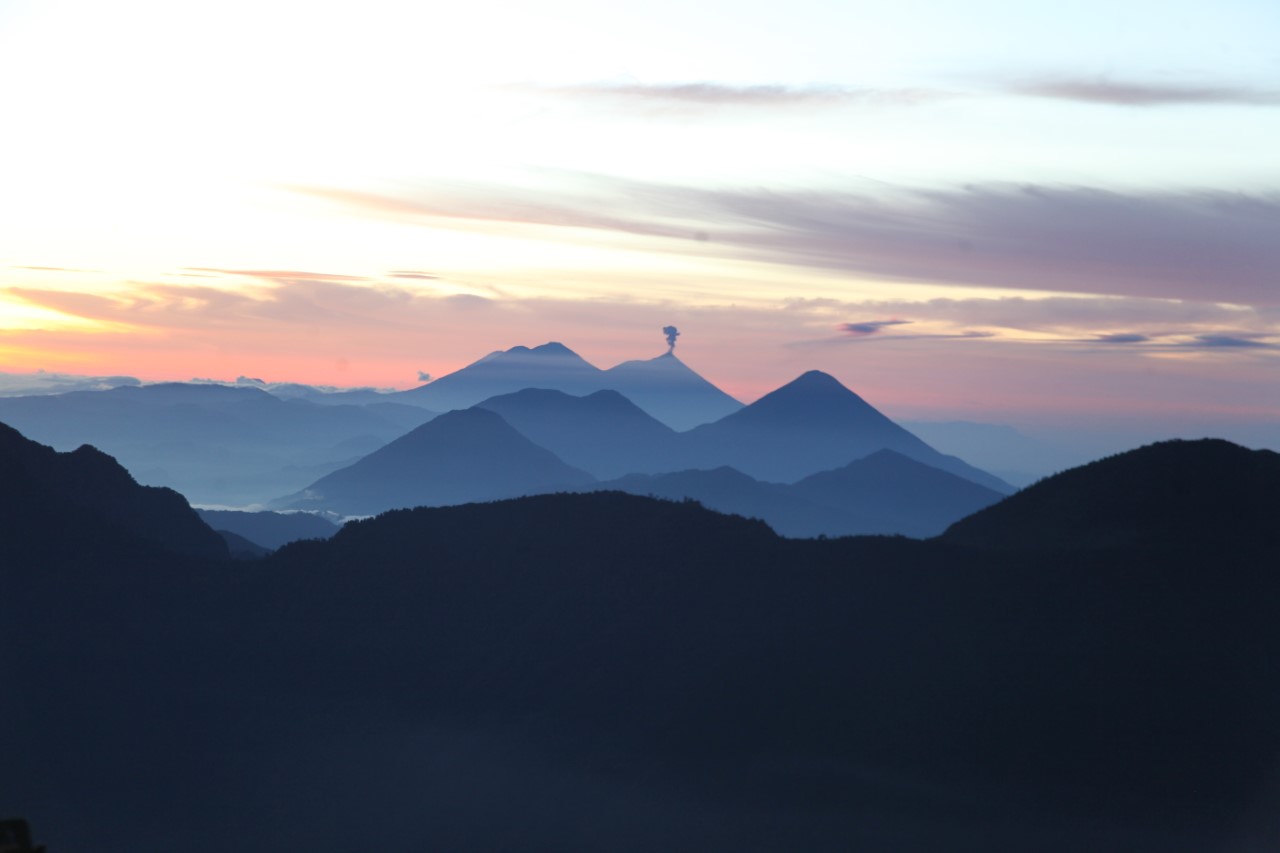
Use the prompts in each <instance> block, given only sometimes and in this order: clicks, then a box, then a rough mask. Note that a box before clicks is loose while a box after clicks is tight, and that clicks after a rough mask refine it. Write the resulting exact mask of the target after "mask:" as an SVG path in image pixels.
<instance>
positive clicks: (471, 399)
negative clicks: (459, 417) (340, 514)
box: [393, 342, 742, 430]
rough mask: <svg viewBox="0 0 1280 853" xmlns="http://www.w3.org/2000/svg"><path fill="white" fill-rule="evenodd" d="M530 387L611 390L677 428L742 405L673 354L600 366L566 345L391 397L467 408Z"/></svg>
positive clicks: (501, 357) (498, 360)
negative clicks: (606, 366)
mask: <svg viewBox="0 0 1280 853" xmlns="http://www.w3.org/2000/svg"><path fill="white" fill-rule="evenodd" d="M526 388H541V389H548V390H553V391H562V392H564V393H566V394H571V395H573V396H576V397H581V396H584V395H587V394H591V393H593V392H595V391H603V390H612V391H617V392H618V393H620V394H622V395H623V396H625V397H626V398H627V399H628V400H630V401H632V402H633V403H635V404H636V405H638V406H639V407H640V408H642V409H644V410H645V411H646V412H648V413H649V414H650V415H652V416H653V417H655V418H657V419H658V420H659V421H662V422H663V423H665V424H667V425H668V426H670V427H672V428H674V429H677V430H686V429H689V428H691V427H694V426H697V425H698V424H703V423H707V422H709V421H713V420H716V419H717V418H721V417H724V416H725V415H727V414H729V413H730V412H734V411H737V410H738V409H740V408H742V404H741V403H739V402H738V401H737V400H735V399H733V398H732V397H730V396H729V395H728V394H726V393H724V392H723V391H721V390H720V389H719V388H717V387H716V386H715V385H712V384H711V383H710V382H708V381H707V380H706V379H703V378H702V377H701V376H699V375H698V374H697V373H695V372H694V371H693V370H690V369H689V367H688V366H687V365H685V363H684V362H683V361H681V360H680V359H678V358H676V356H675V354H674V353H665V354H663V355H660V356H658V357H657V358H652V359H648V360H636V361H626V362H623V363H622V364H619V365H617V366H615V367H612V368H610V369H608V370H601V369H600V368H598V367H596V366H595V365H593V364H591V363H590V362H588V361H586V360H585V359H584V358H582V357H581V356H580V355H578V354H577V353H575V352H574V351H573V350H571V349H569V348H568V347H566V346H565V345H564V344H560V343H556V342H552V343H547V344H543V345H541V346H537V347H533V348H532V349H530V348H529V347H524V346H518V347H512V348H511V349H509V350H505V351H499V352H492V353H490V354H489V355H487V356H485V357H484V358H482V359H480V360H479V361H476V362H474V363H472V364H469V365H467V366H466V367H464V368H462V369H461V370H458V371H455V372H453V373H450V374H449V375H447V376H442V377H440V378H439V379H437V380H436V381H434V382H432V383H430V384H429V385H423V386H421V387H419V388H414V389H412V390H410V391H404V392H401V393H399V394H396V395H393V398H394V400H395V401H396V402H403V403H410V404H412V405H415V406H423V407H425V408H428V409H433V410H435V411H447V410H449V409H464V408H468V407H470V406H474V405H476V404H477V403H480V402H482V401H484V400H487V399H489V398H490V397H494V396H498V395H502V394H511V393H514V392H516V391H522V390H524V389H526Z"/></svg>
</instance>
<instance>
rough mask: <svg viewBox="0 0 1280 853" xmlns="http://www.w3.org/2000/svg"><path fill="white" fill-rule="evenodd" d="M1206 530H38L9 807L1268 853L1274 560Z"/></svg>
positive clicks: (1274, 714) (376, 826) (445, 526)
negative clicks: (925, 536)
mask: <svg viewBox="0 0 1280 853" xmlns="http://www.w3.org/2000/svg"><path fill="white" fill-rule="evenodd" d="M1215 447H1216V446H1210V445H1205V446H1203V447H1201V446H1200V445H1193V446H1192V447H1191V448H1190V453H1191V455H1192V456H1193V457H1195V458H1197V459H1200V458H1202V451H1203V453H1213V452H1215ZM1142 452H1143V451H1138V452H1137V453H1139V454H1140V453H1142ZM1126 456H1127V455H1126ZM1125 458H1126V457H1120V459H1121V460H1123V459H1125ZM1263 464H1269V463H1263ZM1207 467H1208V468H1211V469H1213V468H1215V465H1213V464H1210V465H1208V466H1207ZM1255 471H1256V466H1254V465H1247V466H1245V467H1244V468H1243V469H1241V470H1240V471H1239V472H1237V474H1233V475H1231V476H1232V477H1236V476H1237V475H1238V476H1243V477H1246V478H1247V477H1251V476H1253V473H1250V472H1255ZM1063 476H1066V475H1063ZM1055 479H1056V478H1055ZM10 482H11V481H9V480H5V481H4V484H5V485H4V487H3V489H4V491H5V492H12V491H13V489H12V487H11V486H10ZM1052 482H1053V481H1052V480H1050V481H1048V483H1047V484H1052ZM1233 482H1234V480H1233ZM1189 499H1190V500H1195V498H1189ZM1270 500H1271V501H1272V503H1271V504H1270V505H1271V506H1273V507H1274V500H1275V498H1274V496H1272V497H1270ZM49 506H50V507H52V508H56V507H53V505H52V504H50V505H49ZM1165 508H1166V509H1167V510H1168V511H1171V512H1174V511H1176V512H1182V510H1183V508H1184V507H1183V506H1182V504H1180V503H1179V502H1178V501H1177V500H1176V499H1171V500H1170V503H1169V504H1167V505H1166V507H1165ZM33 512H34V511H33ZM1026 513H1027V514H1026V516H1024V517H1022V520H1021V521H1020V522H1019V523H1027V524H1030V523H1032V522H1033V521H1034V520H1035V519H1034V507H1031V508H1029V509H1027V510H1026ZM31 518H32V519H35V518H36V516H35V515H32V516H31ZM1139 523H1142V524H1145V523H1147V522H1146V521H1144V520H1143V517H1142V516H1140V517H1139ZM1158 527H1159V525H1157V528H1158ZM108 532H110V531H108ZM117 532H118V531H117ZM1219 532H1220V531H1218V530H1216V529H1215V528H1214V527H1213V523H1212V520H1210V521H1209V522H1208V523H1207V524H1205V525H1204V526H1202V527H1200V528H1199V532H1198V533H1197V532H1196V531H1195V530H1191V531H1183V535H1182V538H1181V539H1179V540H1178V541H1177V542H1176V543H1173V544H1172V545H1171V544H1170V543H1169V542H1167V541H1165V540H1164V539H1163V538H1162V537H1161V535H1159V532H1158V529H1157V530H1156V532H1155V533H1152V534H1151V535H1148V534H1147V533H1146V532H1142V531H1140V534H1141V535H1138V536H1136V537H1135V538H1133V539H1131V540H1130V543H1129V544H1125V545H1123V546H1121V547H1098V548H1094V549H1092V550H1090V551H1078V550H1077V551H1071V550H1064V549H1057V548H1049V549H1041V550H1035V551H1027V552H1023V551H1017V550H1012V549H1007V548H999V549H987V548H984V547H982V546H980V545H975V544H970V543H966V544H965V545H963V546H953V545H950V544H948V543H947V542H946V541H945V540H943V541H931V542H916V541H911V540H904V539H897V538H880V537H865V538H852V539H843V540H825V541H822V540H813V541H796V540H786V539H783V538H780V537H778V536H776V535H775V534H774V533H773V532H772V531H771V530H769V528H768V527H766V526H765V525H764V524H762V523H760V522H755V521H750V520H747V519H743V518H738V517H733V516H725V515H720V514H717V513H713V512H710V511H708V510H706V509H703V508H702V507H700V506H699V505H697V504H695V503H692V502H678V503H673V502H668V501H659V500H653V499H649V498H644V497H638V496H634V495H626V494H619V493H599V494H560V495H543V496H537V497H531V498H523V499H519V500H510V501H502V502H498V503H491V504H473V505H466V506H453V507H442V508H435V509H415V510H400V511H394V512H389V513H386V514H384V515H382V516H380V517H378V518H373V519H368V520H365V521H360V522H355V523H350V524H348V525H346V526H345V527H344V528H343V529H342V530H340V531H339V532H338V533H337V534H336V535H335V536H333V538H332V539H330V540H328V541H307V542H297V543H293V544H290V545H287V546H285V547H284V548H282V549H281V550H280V551H278V552H277V553H276V554H274V555H273V556H271V557H269V558H267V559H266V560H263V561H257V562H254V563H248V564H235V563H231V562H229V561H228V562H224V563H220V564H218V565H217V566H216V571H212V572H210V571H208V569H207V567H208V566H209V565H210V564H207V563H194V562H191V560H190V559H184V558H178V557H176V556H172V555H170V556H168V557H165V556H164V555H165V554H167V553H168V552H165V551H163V550H161V549H160V547H159V546H158V545H154V546H147V547H150V548H151V549H152V550H150V551H147V552H146V553H145V554H144V553H142V552H141V551H139V550H137V549H136V548H135V550H134V551H133V552H127V553H126V552H121V553H120V554H119V555H116V556H114V557H113V556H109V554H115V552H106V551H100V552H99V554H98V559H96V560H84V559H82V558H81V555H77V554H66V555H61V556H59V554H55V555H54V557H55V559H52V560H51V559H47V558H46V557H45V556H44V555H39V554H38V549H31V548H27V549H26V550H21V551H20V553H24V554H27V555H28V556H27V557H26V558H24V559H21V560H8V561H3V562H0V588H3V589H4V590H5V595H4V596H3V597H2V598H0V671H3V672H4V673H5V674H6V679H7V682H6V689H7V694H6V695H7V696H8V697H9V698H8V699H7V700H6V701H5V702H4V703H0V754H2V755H4V756H5V772H4V774H3V776H0V801H3V802H5V804H6V806H5V807H6V808H7V809H10V810H11V812H12V813H16V814H22V815H24V816H25V817H26V818H27V819H29V820H31V821H32V823H33V824H34V825H35V826H38V827H39V828H40V832H41V835H42V836H43V839H42V840H44V841H45V843H47V844H48V845H49V847H50V849H51V850H53V851H56V853H76V851H94V853H116V851H119V853H125V851H128V852H129V853H132V851H135V850H183V851H193V853H202V851H210V853H212V851H217V850H224V849H226V846H227V840H228V838H234V839H235V846H236V848H237V849H240V850H247V851H268V850H272V851H274V850H280V849H287V850H301V849H305V850H312V851H334V853H338V851H345V850H350V849H351V845H352V842H351V838H352V837H353V834H354V835H355V836H358V838H359V845H360V846H362V847H363V848H366V849H371V850H422V849H445V850H492V849H554V850H636V851H640V850H655V849H683V850H733V851H740V850H761V851H763V850H779V849H803V850H849V849H866V850H884V849H895V850H913V851H914V850H925V851H934V850H936V851H944V850H946V851H949V850H956V849H971V850H984V851H1020V852H1021V851H1025V850H1042V851H1064V853H1065V851H1078V850H1085V849H1089V850H1125V851H1151V853H1155V851H1161V853H1166V852H1167V851H1202V850H1253V849H1266V845H1265V843H1264V842H1265V841H1266V839H1269V838H1274V837H1275V834H1276V832H1277V830H1278V829H1280V826H1278V825H1277V819H1276V816H1277V815H1278V814H1280V803H1278V802H1277V789H1276V786H1275V785H1274V779H1275V778H1276V775H1277V771H1278V770H1280V682H1277V680H1276V679H1275V678H1274V672H1273V671H1272V670H1273V667H1274V661H1275V660H1277V659H1280V629H1277V627H1276V626H1277V624H1278V623H1280V620H1277V618H1276V616H1277V603H1278V602H1280V578H1278V577H1277V571H1276V567H1277V565H1280V551H1278V550H1277V548H1276V547H1275V544H1274V540H1273V538H1272V537H1271V534H1270V532H1269V528H1268V529H1267V530H1252V529H1250V530H1242V529H1234V528H1233V529H1232V536H1233V538H1232V539H1231V540H1230V545H1229V546H1227V547H1224V546H1223V545H1222V539H1221V537H1220V536H1219ZM5 535H6V537H7V539H6V542H13V541H18V542H20V543H21V540H22V536H23V532H22V529H21V528H7V529H6V531H5ZM103 535H104V536H105V535H106V534H105V533H104V534H103ZM102 543H103V544H106V542H105V540H102ZM139 547H140V546H139ZM1207 553H1211V554H1216V555H1217V559H1216V560H1212V561H1210V560H1206V559H1205V555H1206V554H1207ZM143 559H149V560H161V561H163V560H168V561H169V565H170V567H171V570H170V571H148V572H137V571H134V566H135V565H136V563H137V561H139V560H143ZM104 826H109V827H110V828H111V829H110V831H109V832H103V831H102V827H104ZM211 827H213V828H215V829H216V831H211V829H210V828H211Z"/></svg>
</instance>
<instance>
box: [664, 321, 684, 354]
mask: <svg viewBox="0 0 1280 853" xmlns="http://www.w3.org/2000/svg"><path fill="white" fill-rule="evenodd" d="M662 334H664V335H666V336H667V352H675V350H676V338H678V337H680V330H679V329H677V328H676V327H675V326H663V327H662Z"/></svg>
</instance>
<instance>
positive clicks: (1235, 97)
mask: <svg viewBox="0 0 1280 853" xmlns="http://www.w3.org/2000/svg"><path fill="white" fill-rule="evenodd" d="M1010 91H1012V92H1014V93H1016V94H1019V95H1028V96H1031V97H1037V98H1054V99H1058V100H1065V101H1083V102H1085V103H1092V104H1109V105H1114V106H1125V107H1169V106H1186V105H1199V106H1213V105H1226V106H1252V107H1274V106H1280V91H1268V90H1261V89H1251V88H1247V87H1242V86H1203V85H1172V84H1167V83H1133V82H1121V81H1114V80H1082V79H1073V78H1065V77H1064V78H1055V79H1048V80H1038V81H1033V82H1028V83H1022V84H1018V85H1015V86H1012V87H1010Z"/></svg>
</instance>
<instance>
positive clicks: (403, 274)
mask: <svg viewBox="0 0 1280 853" xmlns="http://www.w3.org/2000/svg"><path fill="white" fill-rule="evenodd" d="M387 274H388V275H389V276H391V277H392V278H411V279H419V280H421V281H435V280H437V279H439V278H440V276H438V275H433V274H431V273H429V272H419V271H418V270H392V271H391V272H389V273H387Z"/></svg>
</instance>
